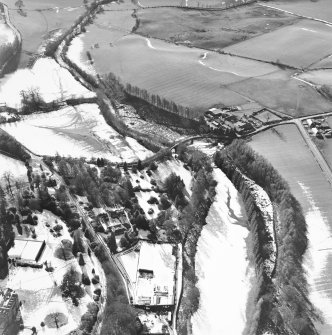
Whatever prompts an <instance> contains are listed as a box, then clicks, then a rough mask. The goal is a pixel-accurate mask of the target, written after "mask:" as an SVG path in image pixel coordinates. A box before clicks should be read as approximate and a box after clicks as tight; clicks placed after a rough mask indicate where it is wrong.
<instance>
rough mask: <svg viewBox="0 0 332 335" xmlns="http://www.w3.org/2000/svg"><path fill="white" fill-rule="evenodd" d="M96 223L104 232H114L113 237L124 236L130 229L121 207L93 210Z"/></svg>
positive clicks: (125, 214)
mask: <svg viewBox="0 0 332 335" xmlns="http://www.w3.org/2000/svg"><path fill="white" fill-rule="evenodd" d="M93 213H94V216H95V218H96V223H97V224H98V225H100V226H102V227H103V230H104V232H114V234H115V236H119V235H122V234H124V233H125V232H126V231H128V230H130V229H131V228H132V225H131V223H130V220H129V218H128V214H127V212H126V211H125V208H124V207H122V206H113V207H107V208H106V209H104V208H94V209H93Z"/></svg>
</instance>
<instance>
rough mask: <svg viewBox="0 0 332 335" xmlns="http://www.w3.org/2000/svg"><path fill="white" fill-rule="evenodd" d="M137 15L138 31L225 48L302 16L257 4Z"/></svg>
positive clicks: (165, 38) (158, 36)
mask: <svg viewBox="0 0 332 335" xmlns="http://www.w3.org/2000/svg"><path fill="white" fill-rule="evenodd" d="M136 15H137V18H138V20H139V27H138V29H137V30H136V31H135V32H136V33H138V34H142V35H144V36H149V37H155V38H160V39H164V40H168V41H171V42H173V43H183V44H186V45H188V46H195V47H198V48H203V49H222V48H224V47H227V46H230V45H232V44H235V43H239V42H242V41H244V40H247V39H250V38H252V37H255V36H258V35H261V34H265V33H268V32H271V31H274V30H276V29H278V28H281V27H283V26H288V25H291V24H293V23H296V22H298V21H299V20H300V19H299V18H297V17H294V16H291V15H288V14H285V13H282V12H280V11H276V10H273V9H269V8H266V7H262V6H259V5H256V4H253V5H250V6H241V7H238V8H234V9H229V10H227V11H220V10H216V11H213V10H212V11H201V10H197V11H195V10H190V11H189V10H186V9H178V8H151V9H144V10H139V11H138V12H137V14H136ZM169 22H172V24H171V25H170V24H169Z"/></svg>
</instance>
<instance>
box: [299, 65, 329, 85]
mask: <svg viewBox="0 0 332 335" xmlns="http://www.w3.org/2000/svg"><path fill="white" fill-rule="evenodd" d="M298 77H299V78H300V79H303V80H306V81H309V82H310V83H312V84H314V85H319V86H321V85H327V86H332V69H330V70H328V69H326V70H312V71H307V72H303V73H301V74H300V75H299V76H298Z"/></svg>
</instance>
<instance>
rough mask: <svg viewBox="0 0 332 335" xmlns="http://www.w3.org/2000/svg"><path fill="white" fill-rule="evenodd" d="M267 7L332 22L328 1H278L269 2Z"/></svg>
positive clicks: (331, 9) (331, 8) (331, 12)
mask: <svg viewBox="0 0 332 335" xmlns="http://www.w3.org/2000/svg"><path fill="white" fill-rule="evenodd" d="M267 5H268V6H271V7H275V8H278V9H280V10H284V11H288V12H292V13H294V14H296V15H302V16H307V17H312V18H316V19H319V20H324V21H329V22H332V6H331V1H330V0H317V1H309V0H291V1H289V0H279V1H269V2H268V4H267Z"/></svg>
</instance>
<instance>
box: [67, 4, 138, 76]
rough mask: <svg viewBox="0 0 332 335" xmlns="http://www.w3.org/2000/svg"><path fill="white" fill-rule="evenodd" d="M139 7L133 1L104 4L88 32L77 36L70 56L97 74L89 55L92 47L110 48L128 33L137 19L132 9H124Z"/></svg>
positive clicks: (72, 44)
mask: <svg viewBox="0 0 332 335" xmlns="http://www.w3.org/2000/svg"><path fill="white" fill-rule="evenodd" d="M127 7H128V9H131V8H133V9H134V8H137V6H136V5H134V4H133V3H132V2H131V1H129V0H126V1H125V2H124V3H121V4H119V3H117V2H112V3H111V4H108V5H104V6H103V9H104V11H103V12H101V13H99V14H98V16H97V17H96V19H95V20H94V22H93V23H92V24H90V25H88V26H87V28H86V30H87V33H83V34H80V35H79V36H77V37H75V38H74V39H73V40H72V42H71V44H70V46H69V48H68V52H67V56H68V58H69V59H70V60H71V61H73V62H74V63H76V64H77V65H79V66H80V67H81V68H82V69H83V70H84V71H86V72H87V73H89V74H92V75H95V74H96V72H95V70H94V68H93V66H92V65H91V63H90V60H89V58H88V57H87V52H91V50H92V49H102V50H104V49H108V48H109V47H112V45H113V43H115V42H117V41H118V40H119V39H121V38H122V37H123V36H125V35H128V34H129V33H130V32H131V31H132V29H133V27H134V26H135V23H136V20H135V18H134V17H133V16H132V11H130V10H124V11H122V10H123V9H127Z"/></svg>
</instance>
